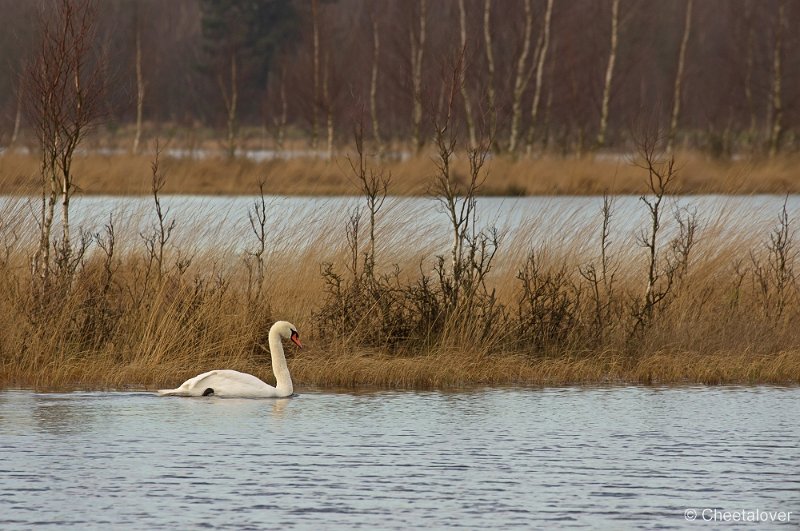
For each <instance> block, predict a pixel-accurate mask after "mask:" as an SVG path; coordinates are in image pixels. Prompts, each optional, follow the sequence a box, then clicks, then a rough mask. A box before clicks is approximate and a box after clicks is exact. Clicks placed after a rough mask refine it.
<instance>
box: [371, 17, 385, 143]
mask: <svg viewBox="0 0 800 531" xmlns="http://www.w3.org/2000/svg"><path fill="white" fill-rule="evenodd" d="M378 29H379V28H378V19H377V18H375V16H374V14H373V17H372V78H371V79H370V84H369V111H370V115H371V117H372V136H373V137H374V138H375V143H376V144H377V146H378V156H379V157H383V150H384V148H383V140H382V139H381V130H380V124H379V123H378V65H379V64H380V61H379V60H380V50H381V38H380V33H379V32H378Z"/></svg>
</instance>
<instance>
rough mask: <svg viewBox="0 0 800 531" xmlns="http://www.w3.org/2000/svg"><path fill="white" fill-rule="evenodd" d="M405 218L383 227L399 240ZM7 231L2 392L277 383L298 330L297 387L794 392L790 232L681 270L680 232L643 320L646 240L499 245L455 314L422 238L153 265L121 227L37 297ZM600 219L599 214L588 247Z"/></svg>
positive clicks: (705, 242) (712, 230)
mask: <svg viewBox="0 0 800 531" xmlns="http://www.w3.org/2000/svg"><path fill="white" fill-rule="evenodd" d="M401 214H402V213H399V212H391V213H389V214H388V215H385V216H381V217H379V222H380V223H381V224H382V225H383V226H387V227H392V229H391V230H395V229H394V228H395V227H398V226H402V219H391V217H392V216H401ZM777 214H780V213H779V212H776V218H775V219H776V220H778V217H777ZM13 215H14V213H13V212H6V213H4V217H2V218H0V219H2V221H3V223H0V227H2V229H3V233H2V234H0V242H1V243H2V244H3V245H2V250H3V252H2V253H0V330H2V334H0V386H3V387H42V388H53V387H65V388H67V387H75V386H78V387H83V388H130V387H134V388H142V387H144V388H151V389H152V388H158V387H165V386H175V385H177V384H179V383H180V382H181V381H183V380H184V379H185V378H187V377H190V376H193V375H195V374H198V373H200V372H203V371H206V370H210V369H213V368H232V369H238V370H242V371H247V372H251V373H253V374H257V375H259V376H261V377H263V378H264V379H265V380H266V381H270V380H271V379H272V376H271V373H270V368H269V363H270V362H269V355H268V353H267V352H266V351H265V349H264V347H263V346H265V345H266V343H267V337H266V336H267V331H268V329H269V326H270V325H271V323H272V322H273V321H274V320H277V319H288V320H290V321H292V322H293V323H294V324H296V325H297V326H298V328H299V330H300V332H301V337H302V338H303V342H304V343H305V345H306V346H307V348H306V349H304V350H302V351H298V350H296V349H294V347H293V346H291V345H290V346H288V347H287V351H288V352H289V354H288V363H289V368H290V370H291V372H292V375H293V378H294V380H295V382H296V385H297V387H298V389H303V387H305V386H317V387H337V388H341V387H344V388H356V387H383V388H448V387H459V386H470V385H481V384H489V385H499V384H534V385H536V384H545V385H562V384H576V383H585V384H605V383H624V382H629V383H644V384H670V383H680V384H685V383H702V384H720V383H746V384H753V383H770V384H798V383H800V305H798V304H797V302H798V299H797V296H798V292H797V283H796V279H795V275H794V272H793V271H794V269H793V267H794V260H795V253H794V251H793V247H792V245H793V244H792V241H791V237H792V235H793V230H792V228H791V220H788V219H787V220H786V226H784V224H783V223H781V222H777V221H776V225H775V227H774V228H773V229H772V232H765V233H764V234H751V235H749V236H748V235H743V234H740V235H739V236H738V237H735V238H724V239H721V238H718V237H717V236H716V235H718V234H720V233H722V232H724V229H725V228H726V227H724V226H720V225H719V224H720V223H723V221H718V222H716V223H717V225H715V224H714V223H713V222H709V223H707V224H705V225H704V226H703V228H702V230H701V231H699V232H698V233H697V234H696V236H697V237H696V240H695V242H694V243H693V245H692V247H691V249H690V252H689V253H688V254H687V256H686V260H685V261H684V262H680V261H679V259H680V256H681V255H680V253H678V250H679V249H678V248H677V247H676V246H677V244H678V243H679V242H678V240H677V239H676V238H677V236H675V237H663V238H662V239H661V240H659V243H658V245H657V250H658V254H657V257H656V258H657V260H656V264H655V267H656V272H657V273H659V274H660V276H658V278H657V279H656V281H655V282H654V283H653V286H652V292H654V293H656V294H659V295H663V297H660V298H658V300H657V301H655V299H654V301H655V302H654V303H653V304H652V306H651V307H649V308H648V307H647V298H646V295H645V292H646V291H647V287H648V285H649V281H648V271H649V262H648V253H647V249H645V248H644V247H642V246H641V245H639V244H637V242H636V239H635V238H630V239H625V240H620V241H615V242H611V243H608V244H607V245H606V246H605V247H602V239H600V238H598V239H597V241H596V242H595V241H594V240H592V239H587V241H588V243H587V244H586V245H585V246H583V247H581V248H580V249H576V248H575V247H573V246H571V245H567V244H562V245H560V244H558V243H551V244H548V245H544V246H542V245H536V246H534V248H531V247H530V241H529V239H527V237H525V235H524V234H523V235H520V236H515V237H514V238H511V239H507V240H504V241H502V242H499V244H498V247H497V250H496V255H495V257H494V261H493V262H492V265H491V268H489V269H488V270H487V271H486V272H485V273H486V274H485V276H484V277H483V278H482V279H481V280H480V281H479V282H477V283H475V282H474V281H475V279H474V278H472V280H470V279H469V278H467V277H463V278H462V279H461V280H460V281H459V283H458V286H460V289H461V290H462V291H461V295H460V297H461V298H460V299H458V301H457V302H453V301H454V299H453V296H454V295H453V293H454V288H455V286H456V284H454V283H453V278H452V272H451V271H449V270H448V259H447V255H446V254H445V257H444V260H439V259H437V258H436V256H435V255H436V253H437V250H436V247H435V246H434V247H431V246H429V245H427V244H424V243H421V242H420V241H412V239H409V242H408V243H407V244H406V245H404V246H399V247H395V248H392V249H389V248H386V247H383V246H381V244H380V238H381V232H380V231H378V233H377V236H376V238H377V239H378V245H376V247H375V249H376V253H375V254H370V251H369V250H368V249H370V247H369V245H368V244H367V243H366V242H369V230H368V225H366V224H365V223H362V224H361V226H360V227H359V228H358V232H357V234H358V235H359V237H360V242H361V243H360V247H357V248H356V249H355V250H354V248H353V245H352V240H353V238H352V236H353V234H354V233H353V227H352V224H351V225H350V226H349V229H347V230H346V228H345V227H341V226H331V227H328V228H327V229H326V230H323V231H319V230H318V229H316V228H313V227H309V226H304V225H303V224H302V223H297V224H296V226H295V228H293V229H292V230H293V232H292V233H291V234H287V235H284V236H285V241H288V242H291V241H292V240H293V239H299V240H303V241H306V240H308V241H310V242H311V243H310V245H308V246H304V247H302V248H297V249H293V248H292V246H291V245H289V246H287V245H285V244H284V245H283V246H281V247H276V248H274V249H273V250H271V251H270V250H269V249H270V246H269V245H268V246H267V249H268V251H267V252H266V253H265V254H263V255H261V257H260V258H259V256H258V255H257V245H256V246H252V245H251V246H249V249H250V252H249V253H241V252H236V251H234V250H232V249H215V250H201V251H197V250H194V251H193V250H190V249H180V248H176V247H174V246H172V245H171V244H170V243H169V242H168V243H167V245H165V246H164V248H163V253H162V254H159V252H158V247H156V249H153V247H152V246H151V245H150V244H148V243H147V242H148V238H150V237H151V236H148V235H147V234H138V233H135V232H132V233H129V234H125V233H123V232H122V231H120V230H119V229H117V230H116V231H115V233H114V235H113V243H114V245H113V246H112V245H110V244H111V241H112V235H111V232H110V230H109V228H108V227H107V228H106V230H105V231H100V232H99V233H98V234H97V235H95V236H94V238H93V239H94V241H93V242H92V243H91V244H90V246H89V247H88V249H87V251H86V253H85V254H84V255H83V257H82V259H80V260H76V261H75V262H74V266H73V268H72V269H70V270H69V271H64V270H59V269H58V267H54V268H53V269H52V271H51V272H50V275H49V277H48V279H47V281H46V283H43V281H42V280H41V279H40V278H39V277H38V276H33V275H32V273H31V269H30V263H31V257H32V256H33V255H34V253H35V251H36V245H35V241H33V237H32V236H31V237H28V236H24V234H26V233H21V232H15V230H13V229H14V224H13ZM17 215H19V214H18V213H17ZM242 215H243V216H246V213H242ZM604 219H605V218H604V216H603V214H602V212H598V213H597V223H596V225H594V226H588V227H586V231H587V234H593V233H594V234H599V233H600V232H601V231H602V228H603V225H604ZM606 221H607V222H609V223H613V222H614V218H613V215H612V216H611V217H610V219H609V220H606ZM178 222H179V223H178V225H177V227H178V228H177V229H176V230H178V231H186V232H188V233H192V232H193V231H198V230H203V229H202V223H203V222H202V213H198V219H195V220H178ZM734 222H735V221H734ZM664 223H665V225H669V224H670V222H669V221H667V220H665V221H664ZM672 224H673V225H674V224H675V222H672ZM643 228H644V227H643ZM673 228H675V229H676V234H678V231H677V228H678V227H677V226H675V227H673ZM20 235H21V236H20ZM346 235H349V236H350V238H349V239H348V238H346V237H345V236H346ZM150 241H151V242H152V241H153V240H150ZM348 242H350V243H348ZM267 243H268V244H269V242H267ZM478 243H480V242H478ZM485 243H486V242H485V241H484V244H485ZM676 253H677V254H676ZM472 259H473V260H474V261H478V257H476V256H472ZM326 264H329V265H326ZM673 266H675V267H673ZM678 266H679V267H678ZM260 267H261V268H263V269H261V273H259V270H260V269H259V268H260ZM671 267H673V269H672V270H670V269H669V268H671ZM667 274H669V275H670V278H667V276H666V275H667Z"/></svg>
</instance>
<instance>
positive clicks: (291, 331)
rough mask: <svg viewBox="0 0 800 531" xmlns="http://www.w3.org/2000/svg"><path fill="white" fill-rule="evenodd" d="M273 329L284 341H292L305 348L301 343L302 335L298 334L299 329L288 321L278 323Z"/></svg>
mask: <svg viewBox="0 0 800 531" xmlns="http://www.w3.org/2000/svg"><path fill="white" fill-rule="evenodd" d="M272 328H273V329H274V330H276V331H277V332H278V334H280V336H281V337H282V338H283V339H291V340H292V343H294V344H295V345H297V346H298V347H300V348H303V344H302V343H300V334H298V333H297V327H296V326H294V325H293V324H292V323H290V322H288V321H278V322H277V323H275V324H274V325H272Z"/></svg>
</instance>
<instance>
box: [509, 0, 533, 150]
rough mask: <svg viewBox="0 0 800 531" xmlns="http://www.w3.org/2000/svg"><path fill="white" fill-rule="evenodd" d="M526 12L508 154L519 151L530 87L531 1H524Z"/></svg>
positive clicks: (515, 79)
mask: <svg viewBox="0 0 800 531" xmlns="http://www.w3.org/2000/svg"><path fill="white" fill-rule="evenodd" d="M523 8H524V10H525V31H524V33H523V36H522V51H521V52H520V54H519V57H518V58H517V75H516V77H515V78H514V92H513V99H512V101H511V132H510V134H509V138H508V152H509V153H514V152H516V150H517V141H518V140H519V126H520V121H521V120H522V94H523V93H524V92H525V88H526V87H527V86H528V79H529V78H530V75H529V69H528V52H529V51H530V48H531V32H532V29H533V10H532V9H531V0H523Z"/></svg>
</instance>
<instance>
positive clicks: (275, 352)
mask: <svg viewBox="0 0 800 531" xmlns="http://www.w3.org/2000/svg"><path fill="white" fill-rule="evenodd" d="M269 352H270V354H271V355H272V372H273V373H274V374H275V380H276V381H277V385H276V389H277V390H278V391H280V392H282V393H286V396H289V395H291V394H292V393H293V392H294V387H293V386H292V377H291V376H289V367H287V366H286V356H284V354H283V343H281V335H280V333H278V331H277V330H276V329H275V328H273V329H271V330H270V331H269Z"/></svg>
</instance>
